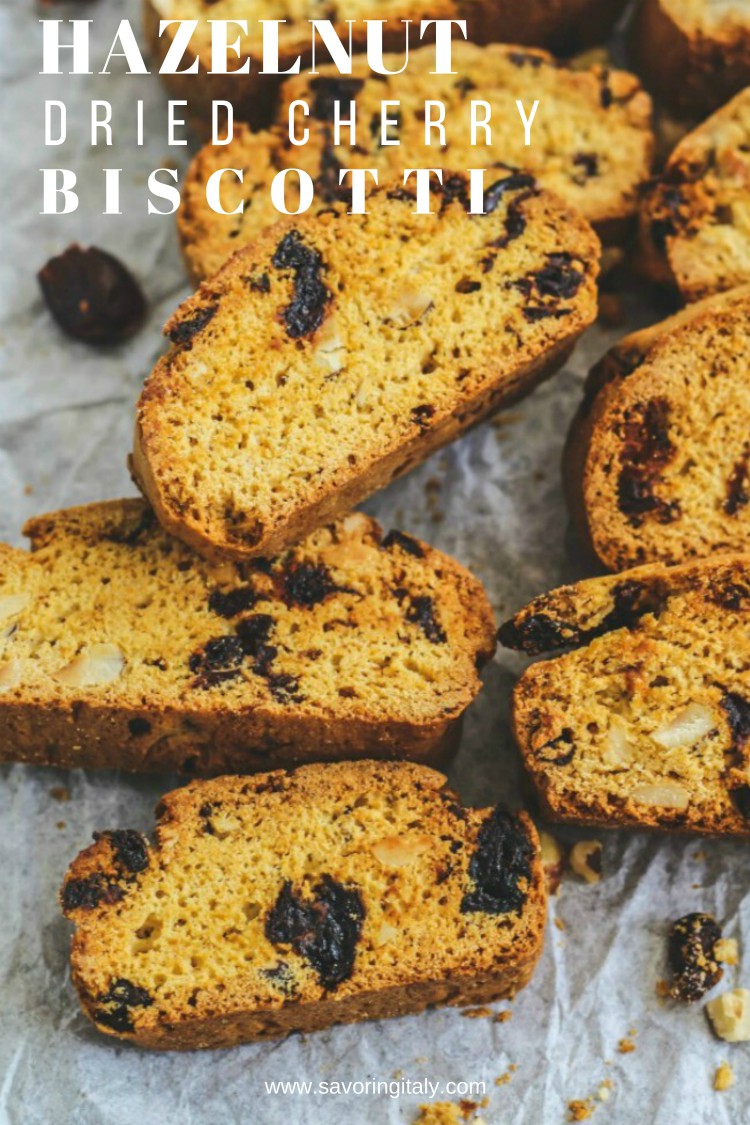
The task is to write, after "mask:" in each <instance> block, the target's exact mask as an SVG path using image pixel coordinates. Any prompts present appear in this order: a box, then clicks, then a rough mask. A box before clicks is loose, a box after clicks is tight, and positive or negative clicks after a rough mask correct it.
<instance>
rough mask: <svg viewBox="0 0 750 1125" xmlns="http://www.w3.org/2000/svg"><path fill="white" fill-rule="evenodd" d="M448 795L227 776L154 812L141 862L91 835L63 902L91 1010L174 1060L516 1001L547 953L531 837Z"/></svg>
mask: <svg viewBox="0 0 750 1125" xmlns="http://www.w3.org/2000/svg"><path fill="white" fill-rule="evenodd" d="M444 786H445V778H444V777H443V776H442V775H441V774H437V773H435V772H434V771H432V770H428V769H425V768H424V767H421V766H414V765H408V764H406V763H401V762H398V763H395V762H394V763H374V762H360V763H339V764H335V765H327V766H322V765H318V766H305V767H302V768H300V769H299V770H297V771H296V772H295V773H293V774H285V773H283V772H281V771H277V772H275V773H270V774H262V775H257V776H256V777H254V778H252V779H239V778H233V777H224V778H218V779H216V780H215V781H213V782H193V783H192V784H191V785H189V786H187V787H185V788H184V789H181V790H177V791H175V792H173V793H170V794H167V796H166V797H165V798H164V799H163V801H162V802H161V803H160V806H159V808H158V810H157V813H158V815H159V822H158V825H157V829H156V837H155V842H154V844H153V845H150V844H148V843H147V841H146V840H145V839H144V838H143V837H142V836H140V834H139V833H136V832H131V831H118V832H109V833H107V832H105V833H100V834H98V835H97V836H96V838H95V839H96V842H95V843H94V844H93V845H92V846H91V847H89V848H88V849H86V851H84V852H82V853H81V855H79V856H78V858H77V859H76V860H75V861H74V863H73V864H72V865H71V867H70V869H69V871H68V873H67V876H66V879H65V882H64V885H63V889H62V892H61V901H62V905H63V910H64V912H65V913H66V914H67V916H68V917H69V918H71V920H72V921H73V922H74V924H75V926H76V932H75V935H74V938H73V947H72V953H71V964H72V975H73V981H74V984H75V985H76V988H77V990H78V992H79V997H80V1000H81V1003H82V1006H83V1008H84V1011H85V1012H86V1014H87V1015H88V1016H89V1017H90V1018H91V1019H92V1021H93V1022H94V1023H95V1025H96V1026H97V1028H98V1029H99V1030H100V1031H103V1032H105V1033H106V1034H110V1035H116V1036H118V1037H121V1038H123V1039H126V1040H128V1041H130V1042H133V1043H136V1044H137V1045H139V1046H142V1047H148V1048H154V1049H161V1050H185V1049H191V1048H196V1047H199V1048H200V1047H224V1046H231V1045H233V1044H236V1043H241V1042H246V1041H249V1040H258V1039H267V1038H273V1037H277V1036H280V1035H285V1034H287V1033H289V1032H290V1031H295V1030H299V1031H313V1030H317V1029H320V1028H323V1027H328V1026H330V1025H331V1024H334V1023H342V1022H351V1021H354V1020H361V1019H368V1018H369V1019H372V1018H375V1019H380V1018H385V1017H390V1016H395V1015H403V1014H406V1013H410V1012H419V1011H422V1010H423V1009H424V1008H426V1007H431V1006H433V1005H436V1004H466V1003H482V1002H485V1003H486V1002H488V1001H490V1000H495V999H499V998H501V997H504V996H508V995H513V994H515V992H516V991H518V989H520V988H522V987H523V986H524V985H525V984H526V983H527V982H528V980H529V978H530V976H531V973H532V971H533V968H534V965H535V964H536V961H537V960H538V957H539V954H540V952H541V948H542V941H543V930H544V919H545V893H544V885H543V877H542V871H541V863H540V858H539V847H538V839H537V836H536V832H535V830H534V827H533V825H532V824H531V821H530V820H529V818H528V817H527V816H526V815H525V814H524V813H521V814H519V816H518V817H517V818H512V817H509V816H508V814H506V813H504V812H503V811H502V810H499V809H498V810H494V811H493V810H489V809H481V810H475V809H466V808H464V807H462V806H461V805H460V803H459V802H458V798H457V797H456V796H455V794H453V793H451V792H450V791H449V790H447V789H446V788H444ZM480 853H481V854H480ZM487 863H489V865H490V866H489V868H488V867H486V864H487ZM490 870H491V872H492V873H490ZM316 895H318V896H322V900H323V901H324V902H325V907H324V908H322V909H321V912H320V913H316V908H315V907H313V910H312V914H311V915H310V917H309V919H308V921H307V922H306V923H305V925H306V926H312V927H314V928H315V929H314V932H315V935H316V936H315V938H314V941H313V938H312V936H311V935H310V934H309V933H308V934H306V935H305V936H302V937H301V939H300V941H299V943H298V941H297V939H295V938H294V935H293V933H292V931H293V930H294V927H295V917H296V915H295V911H300V912H304V911H305V910H309V909H310V907H309V905H308V904H310V903H314V902H315V896H316ZM326 917H332V918H333V920H334V924H335V925H336V926H337V927H338V929H337V930H336V931H335V932H333V931H328V930H327V929H326V921H325V919H326ZM176 935H178V936H179V942H178V946H179V951H180V952H179V953H177V946H175V945H174V944H173V942H174V939H175V936H176ZM207 946H208V947H210V950H211V958H210V965H209V963H208V962H207V960H206V958H205V950H206V948H207ZM178 962H179V963H178ZM183 963H184V965H185V966H189V967H188V968H187V970H186V971H183V968H182V966H183ZM212 966H213V968H212Z"/></svg>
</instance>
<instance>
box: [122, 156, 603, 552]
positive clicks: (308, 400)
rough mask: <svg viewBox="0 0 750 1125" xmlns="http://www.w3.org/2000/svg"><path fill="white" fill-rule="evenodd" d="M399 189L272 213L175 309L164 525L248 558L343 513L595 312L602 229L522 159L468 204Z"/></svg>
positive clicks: (155, 403) (146, 475) (518, 381)
mask: <svg viewBox="0 0 750 1125" xmlns="http://www.w3.org/2000/svg"><path fill="white" fill-rule="evenodd" d="M415 202H416V201H415V196H414V195H413V194H412V193H411V192H410V191H408V190H406V189H404V188H401V187H393V188H384V189H380V190H378V191H376V192H374V193H373V195H372V196H370V197H369V199H368V213H367V214H366V215H349V214H346V213H345V211H344V209H343V208H342V206H341V205H338V206H333V207H331V208H330V209H328V210H327V211H326V212H325V213H323V214H321V215H317V216H310V217H307V218H304V219H302V220H300V221H299V222H298V223H297V224H296V225H295V226H294V227H292V228H276V229H274V228H272V229H271V230H270V231H268V232H267V233H266V234H265V235H264V236H263V237H262V238H261V239H259V240H258V241H257V242H256V243H254V244H253V245H251V246H249V247H247V248H245V249H244V250H242V251H240V252H239V253H237V254H236V255H235V256H234V257H233V258H231V259H230V260H229V262H228V263H227V264H226V265H225V266H224V267H223V268H222V270H221V271H220V272H219V273H218V274H216V275H215V276H214V277H212V278H211V279H210V280H209V281H207V282H205V283H204V285H203V286H201V288H200V289H199V290H198V292H197V293H196V294H195V296H194V297H192V298H191V299H190V300H188V301H186V302H185V304H184V305H182V306H181V308H180V309H179V310H178V311H177V313H176V314H175V315H174V316H173V317H172V319H171V320H170V321H169V323H168V325H167V328H166V332H167V334H168V335H169V337H170V339H171V340H172V348H171V350H170V351H169V352H168V353H167V355H165V356H164V357H163V358H162V359H161V360H160V361H159V363H158V364H157V365H156V367H155V369H154V371H153V373H152V374H151V376H150V378H149V379H148V381H147V383H146V386H145V389H144V392H143V394H142V396H141V400H140V403H139V405H138V412H137V425H136V433H135V446H134V454H133V460H132V468H133V471H134V475H135V477H136V479H137V481H138V483H139V484H140V486H141V488H142V489H143V491H144V492H145V494H146V495H147V497H148V498H149V499H150V500H151V502H152V504H153V505H154V508H155V510H156V513H157V516H158V517H159V519H160V521H161V522H162V523H163V524H164V526H165V527H166V528H167V529H168V530H170V531H172V532H173V533H174V534H175V535H177V536H179V537H180V538H182V539H184V540H186V541H187V542H189V543H191V544H192V545H193V546H195V547H196V548H197V549H198V550H200V551H203V552H206V553H209V554H224V555H227V556H230V557H234V558H238V559H241V558H250V557H253V556H255V555H265V554H268V553H273V552H276V551H278V550H280V549H281V548H282V547H284V546H286V545H287V544H289V543H290V542H294V541H296V540H298V539H299V538H300V537H301V536H303V535H305V534H307V533H308V532H309V531H310V530H311V529H312V528H314V527H317V526H319V525H320V524H321V523H325V522H327V521H328V520H330V519H333V518H334V516H335V515H338V514H340V513H341V512H342V511H347V510H348V509H349V508H350V507H351V506H352V505H353V504H355V503H357V502H358V501H359V500H360V499H362V498H363V497H364V496H366V495H368V494H369V493H371V492H373V491H375V490H376V489H378V488H381V487H382V486H383V485H385V484H387V483H388V482H389V481H391V480H392V479H393V478H394V477H396V476H398V475H400V474H401V473H403V472H405V471H406V470H407V469H409V468H410V467H412V466H413V465H415V464H417V463H419V462H420V461H422V460H424V458H425V457H427V456H428V454H430V453H431V452H432V451H433V450H434V449H436V448H438V447H439V446H441V445H444V444H445V443H446V442H449V441H451V440H452V439H453V438H455V437H457V436H458V435H459V434H461V433H462V432H463V431H464V430H465V429H467V428H468V427H469V426H470V425H472V424H473V423H475V422H478V421H480V420H481V419H482V418H483V417H484V416H486V415H487V414H489V413H490V412H491V411H493V410H495V409H496V408H498V407H499V406H501V405H503V404H504V403H507V402H508V401H510V400H513V399H517V398H519V397H520V396H522V395H523V394H525V393H526V392H528V391H529V390H531V388H532V387H533V386H534V385H535V384H536V383H538V382H539V380H540V379H542V378H544V377H545V376H548V375H550V374H552V373H553V372H554V371H556V370H557V369H558V367H559V366H560V365H561V363H563V362H564V360H565V358H566V357H567V356H568V355H569V353H570V351H571V349H572V347H573V345H574V343H575V341H576V339H577V338H578V336H579V335H580V334H581V332H582V331H583V329H584V328H586V327H587V325H589V324H590V323H591V321H592V320H593V319H594V316H595V314H596V274H597V258H598V242H597V239H596V237H595V235H594V234H593V232H592V231H591V228H590V227H589V226H588V225H587V224H586V222H585V221H584V220H583V219H581V218H580V217H579V216H578V215H577V214H575V213H574V212H572V211H569V210H568V209H566V207H565V206H564V205H563V204H562V203H560V202H559V201H558V200H557V198H556V197H554V196H551V195H549V194H547V193H546V192H541V191H539V190H538V189H536V188H535V187H534V184H533V181H532V180H531V179H530V178H529V177H527V176H525V175H519V174H516V173H510V174H505V175H502V176H500V177H499V178H498V179H497V180H495V181H494V182H492V183H490V185H489V186H488V187H487V189H486V191H485V195H484V205H485V213H484V214H475V215H471V214H469V212H468V207H469V202H470V200H469V186H468V182H467V180H466V179H465V178H464V177H463V176H460V175H454V176H446V178H445V183H444V185H443V186H439V185H437V184H436V183H434V184H433V191H432V194H431V195H430V205H431V207H432V211H431V213H430V214H427V215H417V214H415V213H414V211H415Z"/></svg>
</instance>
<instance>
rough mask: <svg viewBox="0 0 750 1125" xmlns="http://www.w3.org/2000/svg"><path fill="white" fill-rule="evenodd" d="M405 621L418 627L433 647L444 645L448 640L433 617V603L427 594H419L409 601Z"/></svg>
mask: <svg viewBox="0 0 750 1125" xmlns="http://www.w3.org/2000/svg"><path fill="white" fill-rule="evenodd" d="M406 620H407V621H408V622H410V624H412V625H418V626H419V628H420V629H421V630H422V632H423V633H424V635H425V636H426V637H427V640H428V641H431V642H432V644H434V645H444V644H445V642H446V641H447V640H448V637H447V635H446V632H445V630H444V629H443V627H442V625H441V624H440V622H439V621H438V619H437V617H436V616H435V602H434V600H433V599H432V598H431V597H430V596H429V594H420V595H419V596H418V597H414V598H412V599H411V605H410V606H409V608H408V609H407V611H406Z"/></svg>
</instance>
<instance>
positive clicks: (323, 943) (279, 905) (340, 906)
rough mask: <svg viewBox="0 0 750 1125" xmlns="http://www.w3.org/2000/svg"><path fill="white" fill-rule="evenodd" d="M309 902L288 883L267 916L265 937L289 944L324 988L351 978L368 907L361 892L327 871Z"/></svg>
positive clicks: (275, 941) (333, 986)
mask: <svg viewBox="0 0 750 1125" xmlns="http://www.w3.org/2000/svg"><path fill="white" fill-rule="evenodd" d="M314 895H315V897H314V898H313V899H311V900H306V899H303V898H301V897H300V896H298V895H296V894H295V893H294V891H293V889H292V884H291V883H290V882H288V881H287V882H286V883H284V885H283V887H282V888H281V890H280V891H279V895H278V898H277V899H276V902H275V903H274V905H273V907H272V908H271V910H270V911H269V914H268V917H267V919H266V937H267V938H268V940H269V941H271V942H273V943H274V944H275V945H291V947H292V949H293V950H294V951H295V953H299V955H300V956H301V957H304V958H305V960H306V961H308V962H309V963H310V964H311V965H312V967H313V969H315V971H316V973H317V974H318V979H319V980H320V983H321V984H322V985H323V987H324V988H329V989H330V988H335V987H336V985H338V984H341V982H342V981H344V980H347V979H348V978H349V977H350V976H351V973H352V969H353V967H354V958H355V955H356V949H357V942H358V941H359V935H360V933H361V930H362V922H363V919H364V916H365V908H364V904H363V902H362V899H361V896H360V894H359V891H357V890H355V889H354V888H353V887H345V886H343V885H342V884H341V883H337V882H336V880H335V879H332V878H331V876H330V875H324V876H323V878H322V879H321V881H320V883H319V884H318V886H317V887H315V889H314Z"/></svg>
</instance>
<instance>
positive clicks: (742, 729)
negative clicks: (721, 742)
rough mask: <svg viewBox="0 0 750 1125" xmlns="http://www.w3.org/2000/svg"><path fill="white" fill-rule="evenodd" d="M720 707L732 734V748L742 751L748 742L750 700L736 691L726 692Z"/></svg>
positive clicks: (749, 738) (749, 736) (749, 737)
mask: <svg viewBox="0 0 750 1125" xmlns="http://www.w3.org/2000/svg"><path fill="white" fill-rule="evenodd" d="M721 707H722V710H723V711H724V714H725V715H726V717H727V722H728V723H729V729H730V730H731V732H732V741H733V743H734V748H735V749H736V750H744V748H745V745H746V744H747V742H748V741H750V700H748V699H745V698H744V697H743V696H741V695H738V693H737V692H736V691H728V692H727V693H726V695H724V696H723V697H722V700H721Z"/></svg>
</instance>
